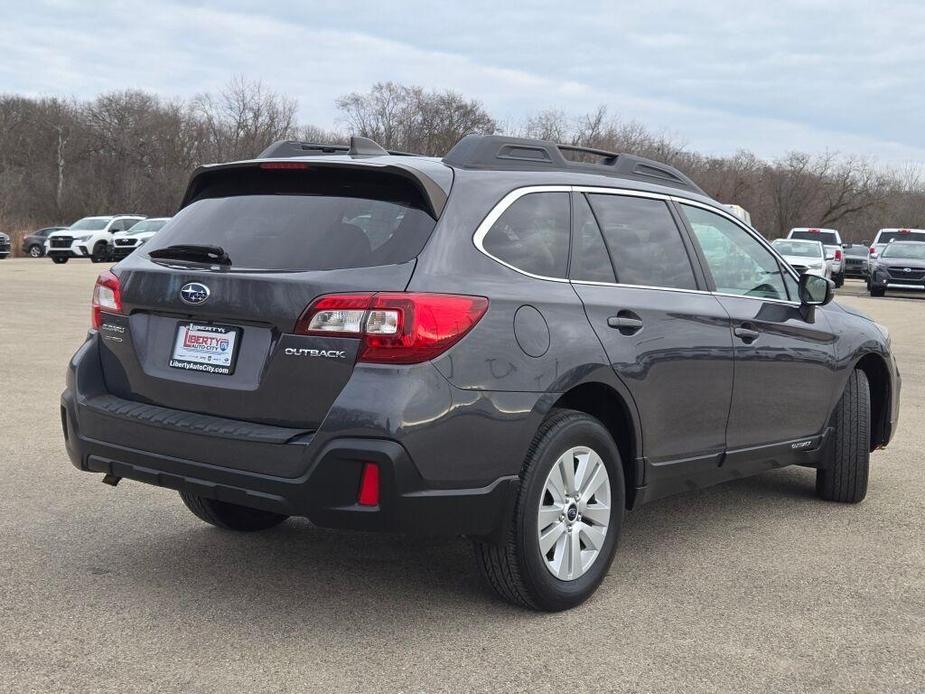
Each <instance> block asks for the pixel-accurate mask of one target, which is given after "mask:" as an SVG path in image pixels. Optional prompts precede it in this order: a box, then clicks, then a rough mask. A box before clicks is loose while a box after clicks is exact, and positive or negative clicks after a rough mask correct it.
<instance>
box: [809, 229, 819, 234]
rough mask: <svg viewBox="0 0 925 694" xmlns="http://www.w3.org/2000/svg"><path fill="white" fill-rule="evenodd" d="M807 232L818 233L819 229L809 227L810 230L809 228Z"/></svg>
mask: <svg viewBox="0 0 925 694" xmlns="http://www.w3.org/2000/svg"><path fill="white" fill-rule="evenodd" d="M809 233H810V234H818V233H819V230H818V229H810V230H809Z"/></svg>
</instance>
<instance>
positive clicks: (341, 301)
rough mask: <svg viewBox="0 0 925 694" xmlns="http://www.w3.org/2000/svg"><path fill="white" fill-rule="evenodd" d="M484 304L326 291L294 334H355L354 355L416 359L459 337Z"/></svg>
mask: <svg viewBox="0 0 925 694" xmlns="http://www.w3.org/2000/svg"><path fill="white" fill-rule="evenodd" d="M487 310H488V299H486V298H485V297H482V296H463V295H460V294H418V293H412V292H400V293H399V292H395V293H386V292H382V293H379V294H372V293H358V294H329V295H327V296H322V297H320V298H319V299H317V300H316V301H315V302H314V303H312V304H311V305H310V306H309V307H308V308H306V309H305V312H304V313H303V314H302V317H301V318H299V320H298V322H297V323H296V325H295V330H294V332H295V333H296V334H297V335H324V336H330V337H358V338H360V339H361V340H362V345H361V346H360V350H359V353H358V356H357V359H358V361H362V362H373V363H384V364H417V363H420V362H424V361H429V360H430V359H434V358H435V357H437V356H439V355H440V354H442V353H443V352H445V351H446V350H448V349H449V348H450V347H452V346H453V345H455V344H456V343H457V342H459V341H460V340H461V339H462V338H463V337H464V336H465V335H466V333H468V332H469V331H470V330H471V329H472V328H473V326H474V325H475V324H476V323H478V322H479V320H481V318H482V316H484V315H485V311H487Z"/></svg>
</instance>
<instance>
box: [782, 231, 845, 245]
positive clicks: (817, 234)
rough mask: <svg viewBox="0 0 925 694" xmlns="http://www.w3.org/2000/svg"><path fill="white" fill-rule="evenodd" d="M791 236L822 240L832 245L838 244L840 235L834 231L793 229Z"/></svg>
mask: <svg viewBox="0 0 925 694" xmlns="http://www.w3.org/2000/svg"><path fill="white" fill-rule="evenodd" d="M790 238H792V239H806V240H807V241H821V242H822V243H824V244H828V245H832V246H835V245H838V236H836V235H835V232H834V231H791V232H790Z"/></svg>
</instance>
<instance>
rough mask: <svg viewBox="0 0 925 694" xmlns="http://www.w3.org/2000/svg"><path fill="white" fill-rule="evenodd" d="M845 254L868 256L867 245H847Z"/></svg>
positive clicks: (858, 256)
mask: <svg viewBox="0 0 925 694" xmlns="http://www.w3.org/2000/svg"><path fill="white" fill-rule="evenodd" d="M845 255H850V256H852V257H854V258H866V257H867V246H857V245H855V246H846V247H845Z"/></svg>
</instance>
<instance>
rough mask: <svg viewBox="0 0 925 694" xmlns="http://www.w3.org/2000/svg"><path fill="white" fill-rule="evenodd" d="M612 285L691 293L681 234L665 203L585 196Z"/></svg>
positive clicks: (692, 285) (693, 283) (693, 284)
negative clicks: (608, 259)
mask: <svg viewBox="0 0 925 694" xmlns="http://www.w3.org/2000/svg"><path fill="white" fill-rule="evenodd" d="M588 199H589V200H590V202H591V207H592V209H593V210H594V214H595V216H596V217H597V221H598V222H600V226H601V230H602V231H603V232H604V241H605V242H606V244H607V249H608V250H609V251H610V257H611V260H612V261H613V268H614V270H615V271H616V275H617V282H619V283H620V284H635V285H643V286H649V287H668V288H673V289H696V287H697V283H696V281H695V280H694V271H693V269H692V268H691V261H690V258H688V255H687V250H686V249H685V247H684V241H683V240H682V239H681V232H680V230H679V229H678V227H677V225H676V224H675V222H674V218H673V217H672V216H671V212H670V211H669V209H668V205H667V203H665V202H664V201H663V200H654V199H651V198H640V197H630V196H626V195H605V194H593V195H589V196H588Z"/></svg>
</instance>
